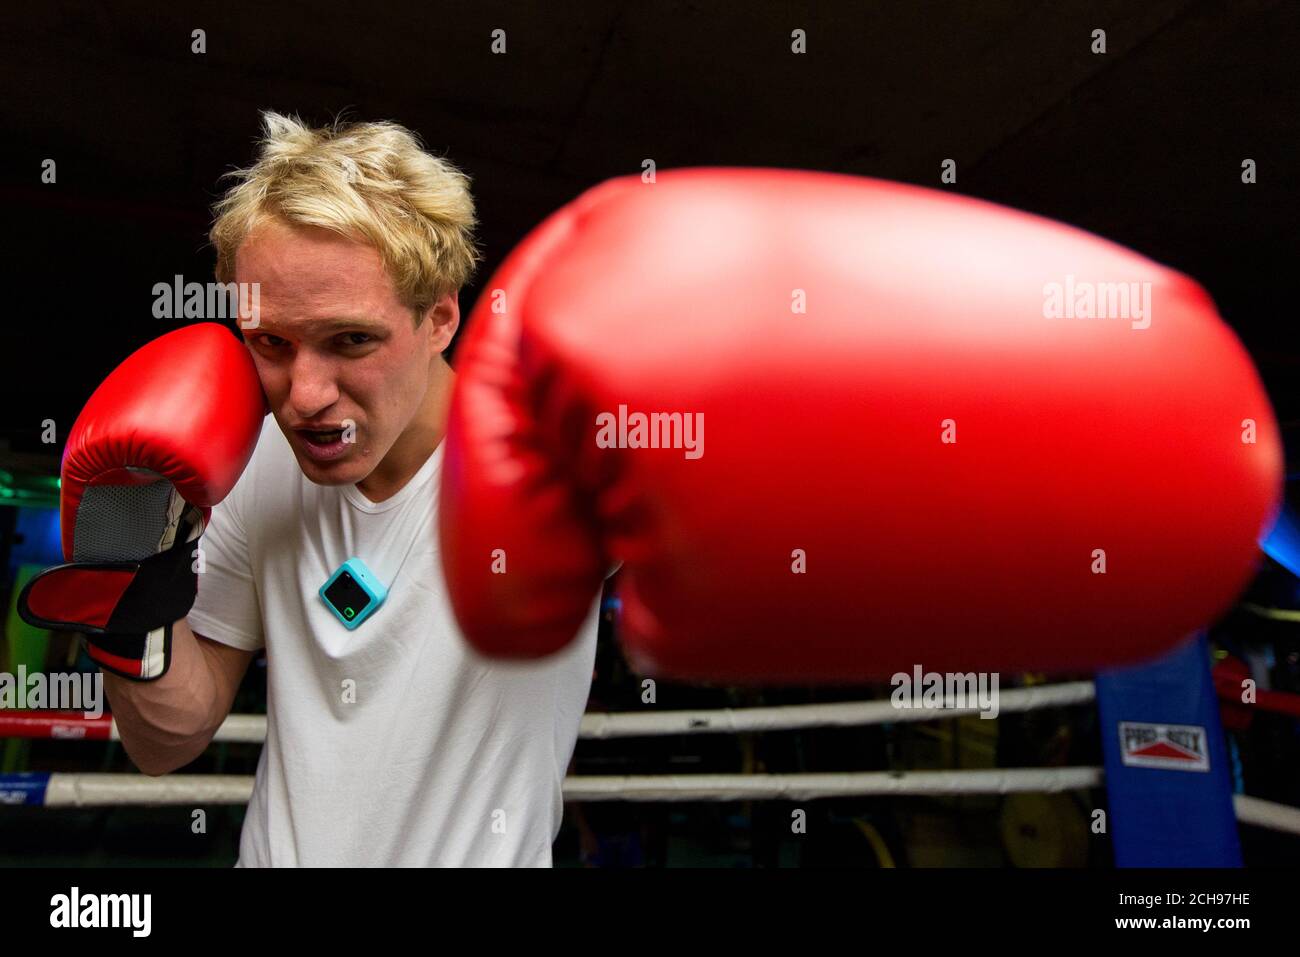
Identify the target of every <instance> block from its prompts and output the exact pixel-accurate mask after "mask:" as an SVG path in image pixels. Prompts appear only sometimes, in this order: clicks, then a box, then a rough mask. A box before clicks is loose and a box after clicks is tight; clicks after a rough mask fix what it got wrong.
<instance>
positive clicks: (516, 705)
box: [189, 416, 599, 867]
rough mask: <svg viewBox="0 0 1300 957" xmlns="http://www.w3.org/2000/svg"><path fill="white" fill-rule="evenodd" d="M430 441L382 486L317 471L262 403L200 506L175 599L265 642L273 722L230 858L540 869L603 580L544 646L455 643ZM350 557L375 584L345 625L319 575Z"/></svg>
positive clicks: (252, 862)
mask: <svg viewBox="0 0 1300 957" xmlns="http://www.w3.org/2000/svg"><path fill="white" fill-rule="evenodd" d="M442 452H443V449H442V446H441V445H440V446H439V447H438V448H437V450H436V451H435V452H434V453H433V454H432V455H431V456H430V457H429V459H428V461H426V462H425V463H424V465H423V466H422V467H421V468H420V470H419V472H417V473H416V474H415V476H414V477H413V478H412V479H411V480H410V482H408V483H407V484H406V486H405V487H404V488H402V490H401V491H399V492H398V493H397V494H396V495H394V496H393V497H392V498H389V499H388V500H387V501H384V502H378V503H376V502H371V501H370V500H369V499H367V498H366V497H365V496H364V495H362V494H361V492H360V491H358V490H357V487H356V486H355V485H343V486H321V485H316V484H314V483H312V482H311V481H309V480H308V479H307V478H306V476H304V475H303V474H302V470H301V469H299V468H298V463H297V460H296V459H295V458H294V455H293V450H292V449H291V448H290V446H289V442H288V440H287V439H286V438H285V437H284V434H283V433H282V432H281V431H280V428H279V426H278V425H277V424H276V422H275V419H274V417H272V416H267V419H266V422H265V423H264V424H263V427H262V435H261V439H260V440H259V442H258V446H257V450H256V451H255V452H254V454H253V458H252V461H251V462H250V463H249V466H248V468H247V470H246V471H245V472H244V474H243V475H242V476H241V477H240V479H239V482H238V484H237V485H236V486H235V488H234V490H233V491H232V492H231V494H230V495H229V496H228V497H227V498H226V500H225V501H223V502H222V503H221V504H220V505H218V506H217V507H216V508H214V509H213V511H212V519H211V521H210V523H209V525H208V528H207V531H206V532H205V533H204V535H203V538H202V540H201V544H202V548H203V557H204V562H205V568H204V570H203V572H202V573H201V574H200V575H199V590H198V598H197V600H196V601H195V603H194V608H193V610H192V611H191V612H190V614H189V623H190V627H191V628H192V629H193V630H194V631H195V632H197V633H199V634H202V635H204V636H205V637H207V638H211V639H212V640H213V641H219V642H221V643H223V644H227V645H232V646H234V647H236V648H244V649H247V650H256V649H259V648H262V647H265V648H266V652H267V735H266V745H265V747H264V748H263V749H262V757H261V761H260V762H259V764H258V768H257V779H256V782H255V784H254V786H253V796H252V800H251V801H250V802H249V805H248V815H247V817H246V819H245V821H244V830H243V834H242V835H241V838H240V844H239V866H241V867H249V866H295V865H301V866H344V865H346V866H541V867H547V866H550V864H551V844H552V842H553V841H554V840H555V837H556V835H557V834H558V833H559V830H560V823H561V820H562V817H563V798H562V795H561V785H562V782H563V780H564V773H565V770H566V768H567V767H568V763H569V758H570V757H571V756H572V754H573V748H574V744H575V743H576V741H577V736H578V725H579V722H580V721H581V718H582V713H583V710H584V708H585V707H586V703H587V693H588V691H589V690H590V686H591V672H592V667H593V665H594V662H595V654H596V629H597V625H598V615H599V595H596V596H593V602H592V610H591V614H590V616H589V617H588V619H587V621H586V622H585V623H584V624H583V626H582V629H581V630H580V631H579V633H578V635H577V637H576V638H575V639H574V642H573V644H571V645H570V646H569V647H568V648H566V649H565V650H564V651H562V652H560V653H559V654H556V655H553V656H551V657H550V658H546V659H543V660H542V661H540V662H528V663H522V664H521V663H515V662H506V663H503V662H498V661H491V660H488V659H486V658H483V657H482V656H480V655H479V654H477V653H476V652H475V651H474V650H473V649H472V648H470V646H469V645H468V644H467V643H466V642H465V639H464V638H463V637H462V635H461V633H460V631H459V629H458V627H457V626H456V623H455V619H454V618H453V617H452V611H451V606H450V604H449V600H448V598H447V593H446V586H445V584H444V582H443V575H442V566H441V562H440V560H439V556H438V536H437V529H436V522H437V501H438V473H439V470H440V468H441V465H442ZM352 557H359V558H360V559H361V560H362V561H363V562H365V564H366V565H367V566H368V567H369V568H370V570H371V572H373V573H374V574H375V575H376V576H377V577H378V578H379V579H380V580H381V581H382V582H384V583H386V584H387V585H388V587H389V594H388V598H387V600H386V601H385V602H384V603H383V605H381V606H380V607H379V609H378V610H377V611H376V612H374V614H373V615H372V616H371V617H370V618H369V619H368V620H366V621H364V622H362V624H361V625H360V626H359V627H358V628H357V629H356V630H354V631H348V630H347V629H346V628H344V627H343V625H342V624H341V623H340V622H339V621H338V619H336V618H335V617H334V616H333V615H332V614H331V613H330V611H329V610H328V609H327V608H326V607H325V605H324V603H323V601H322V600H321V598H320V597H319V595H318V594H317V590H318V589H319V588H320V586H321V585H322V584H324V583H325V581H326V579H328V577H329V576H330V575H331V574H332V573H333V572H334V571H335V570H336V569H337V568H338V566H339V565H340V564H342V563H343V562H344V561H345V560H346V559H348V558H352Z"/></svg>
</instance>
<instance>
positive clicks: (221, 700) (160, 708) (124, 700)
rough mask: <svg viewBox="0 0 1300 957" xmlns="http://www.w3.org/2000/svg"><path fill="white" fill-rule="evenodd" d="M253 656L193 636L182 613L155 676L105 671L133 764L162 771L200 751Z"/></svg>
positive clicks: (106, 685) (152, 771) (148, 770)
mask: <svg viewBox="0 0 1300 957" xmlns="http://www.w3.org/2000/svg"><path fill="white" fill-rule="evenodd" d="M253 655H254V652H251V651H244V650H242V649H240V648H232V647H230V646H228V645H223V644H221V643H220V642H216V641H212V640H211V639H208V638H204V637H203V636H202V635H196V634H195V633H194V632H193V631H192V630H191V629H190V626H189V623H188V622H187V621H186V620H185V619H184V618H182V619H180V620H179V621H177V622H176V623H175V625H173V627H172V657H171V667H170V668H169V669H168V670H167V673H166V674H164V675H163V676H162V677H161V678H159V679H158V680H157V681H149V682H139V681H130V680H128V679H126V678H122V677H119V676H118V675H115V674H112V673H110V672H107V671H105V672H104V690H105V691H106V693H107V694H108V701H109V704H110V705H111V706H112V710H113V718H114V720H115V721H116V722H117V728H118V733H119V734H121V736H122V744H123V745H124V746H125V748H126V753H127V754H128V755H130V757H131V760H132V761H134V762H135V765H136V767H138V768H139V769H140V770H141V771H143V772H144V773H145V774H151V775H158V774H166V773H167V772H169V771H174V770H176V769H177V768H179V767H184V766H185V765H186V764H189V763H190V762H191V761H193V760H194V759H195V758H196V757H198V756H199V755H200V754H202V753H203V750H204V748H206V747H207V746H208V743H209V742H210V741H211V740H212V736H213V735H214V734H215V733H216V731H217V728H219V727H220V726H221V722H223V721H225V720H226V716H227V715H229V714H230V707H231V704H232V703H233V702H234V700H235V692H237V691H238V690H239V685H240V682H241V681H243V679H244V673H245V672H246V671H247V670H248V664H249V662H250V661H252V660H253Z"/></svg>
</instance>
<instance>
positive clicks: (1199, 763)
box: [1119, 721, 1210, 771]
mask: <svg viewBox="0 0 1300 957" xmlns="http://www.w3.org/2000/svg"><path fill="white" fill-rule="evenodd" d="M1119 746H1120V751H1121V753H1122V754H1123V756H1124V763H1125V764H1126V765H1129V766H1130V767H1137V768H1165V769H1170V768H1172V769H1173V770H1176V771H1208V770H1210V752H1209V750H1208V749H1207V748H1206V737H1205V729H1204V728H1202V727H1199V726H1197V725H1190V724H1144V723H1142V722H1139V721H1121V722H1120V723H1119Z"/></svg>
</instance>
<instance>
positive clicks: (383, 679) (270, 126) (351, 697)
mask: <svg viewBox="0 0 1300 957" xmlns="http://www.w3.org/2000/svg"><path fill="white" fill-rule="evenodd" d="M264 122H265V137H264V139H263V141H262V143H261V153H260V156H259V157H258V160H257V162H256V163H255V164H254V165H253V166H252V167H251V168H249V169H246V170H243V171H241V172H239V173H238V174H236V177H237V180H238V182H237V183H236V184H235V186H234V187H233V188H232V189H231V190H230V191H229V192H228V193H227V194H226V195H225V197H224V198H223V199H222V200H221V201H220V202H219V203H218V205H217V207H216V220H215V224H214V226H213V228H212V233H211V238H212V241H213V244H214V245H215V247H216V251H217V275H218V278H219V279H221V280H222V281H223V282H229V281H235V282H238V283H241V284H244V283H249V284H251V283H257V284H258V289H259V296H258V299H257V301H258V305H259V309H258V310H257V314H256V315H241V317H240V320H241V321H240V325H241V330H242V334H243V338H244V342H245V344H246V346H247V349H248V352H249V353H251V356H252V361H253V364H254V365H255V367H256V377H257V381H258V382H260V386H261V389H262V390H264V392H265V398H266V402H267V404H269V406H270V411H271V417H270V418H269V419H267V420H266V421H265V423H264V424H262V426H261V428H260V437H258V439H257V442H256V451H255V452H253V454H252V457H251V461H249V464H248V467H247V469H246V470H245V471H244V472H243V474H242V476H240V477H239V479H238V482H237V484H235V485H234V488H233V490H231V491H230V494H229V495H228V496H227V497H226V498H225V500H224V501H221V502H220V504H219V505H217V506H216V507H215V508H214V509H213V510H212V512H211V519H210V522H209V523H208V527H207V529H206V532H205V533H204V534H203V537H202V540H201V543H200V550H201V556H202V571H201V572H200V573H198V574H197V578H198V586H197V598H196V599H195V600H194V603H193V607H192V609H190V611H189V613H188V615H187V616H185V617H184V618H182V619H180V620H177V621H175V622H174V623H173V624H172V625H171V628H170V636H169V640H170V655H169V658H170V661H169V664H164V665H162V666H160V667H161V668H162V669H163V670H164V673H163V674H162V675H161V677H156V678H155V679H154V680H151V681H143V682H142V681H132V680H128V679H127V678H125V677H121V676H119V675H116V674H109V676H108V677H107V681H106V688H107V692H108V696H109V700H110V702H111V704H112V706H113V714H114V717H115V719H116V721H117V724H118V727H119V729H120V731H121V735H122V740H123V743H124V744H125V746H126V748H127V751H128V753H129V754H130V755H131V757H132V759H133V760H134V761H135V763H136V764H137V765H138V766H139V767H140V769H141V770H143V771H144V772H145V773H147V774H154V775H157V774H164V773H167V772H169V771H172V770H174V769H176V768H179V767H181V766H183V765H185V764H187V763H188V762H190V761H192V760H193V759H194V758H195V757H197V756H198V755H199V754H200V753H201V752H202V751H203V749H204V748H205V747H206V746H207V745H208V743H209V742H210V741H211V739H212V736H213V734H214V732H215V731H216V730H217V728H218V727H219V726H220V724H221V722H222V721H223V720H224V719H225V717H226V716H227V715H228V714H229V712H230V707H231V702H232V701H233V698H234V695H235V692H236V690H237V689H238V687H239V685H240V682H241V680H242V678H243V676H244V674H245V672H246V670H247V669H248V666H249V663H250V662H251V661H252V660H253V658H254V657H255V656H256V655H257V654H258V652H259V651H261V650H263V649H265V651H266V655H267V663H268V726H267V740H266V745H265V748H264V749H263V752H262V757H261V761H260V764H259V766H258V771H257V778H256V783H255V785H254V789H253V795H252V799H251V801H250V803H249V808H248V816H247V818H246V820H245V823H244V829H243V834H242V837H241V841H240V856H239V864H240V865H241V866H262V865H272V866H284V865H324V866H331V865H337V866H344V865H346V866H367V865H420V866H424V865H430V866H459V865H490V866H495V865H502V866H507V865H511V866H516V865H522V866H549V864H550V863H551V843H552V841H553V840H554V838H555V837H556V835H557V834H558V831H559V827H560V823H561V818H562V795H561V784H562V781H563V777H564V771H565V768H566V766H567V764H568V762H569V758H570V756H571V755H572V752H573V748H574V744H575V741H576V738H577V732H578V724H579V721H580V719H581V716H582V712H583V708H584V705H585V702H586V698H587V692H588V688H589V686H590V681H591V673H592V666H593V661H594V656H595V639H596V629H597V599H598V597H599V596H598V595H592V596H590V597H591V602H592V603H591V614H590V615H589V616H588V619H587V621H586V622H585V623H584V625H583V627H582V629H581V630H580V633H579V635H578V637H577V639H576V641H575V645H574V647H573V648H572V649H570V650H566V651H565V652H563V653H562V654H560V655H557V656H554V657H553V658H551V659H548V660H546V661H543V662H539V663H529V664H526V665H517V664H503V663H498V662H489V661H488V660H486V659H484V658H482V657H480V656H479V655H478V654H477V653H476V652H474V651H473V650H472V649H471V648H470V647H469V646H468V645H467V644H466V643H465V641H464V640H463V638H462V636H461V635H460V634H459V632H458V629H457V626H456V623H455V619H454V618H453V616H452V612H451V609H450V605H449V603H448V600H447V596H446V593H445V587H444V585H443V575H442V572H441V567H440V566H441V560H440V555H439V550H438V545H437V535H436V528H437V516H436V512H437V508H438V476H439V470H440V467H441V465H442V454H441V453H442V445H441V443H442V439H443V434H444V430H445V427H446V418H447V412H448V403H449V400H450V396H451V390H452V383H453V380H454V378H455V374H454V373H453V372H452V370H451V368H450V367H449V366H448V364H447V362H446V361H445V360H444V359H443V357H442V353H443V350H445V349H446V348H447V346H448V345H449V343H450V342H451V340H452V337H453V336H454V334H455V333H456V329H457V326H458V325H459V322H460V312H459V304H458V299H457V291H458V289H459V288H460V287H461V286H462V285H463V284H464V283H465V282H466V280H467V279H468V278H469V277H470V275H471V274H472V272H473V269H474V267H475V265H476V262H477V260H478V258H479V257H478V253H477V251H476V249H475V248H474V243H473V239H472V229H473V226H474V205H473V201H472V199H471V196H470V192H469V188H468V180H467V178H466V177H465V176H464V175H463V174H462V173H461V172H459V171H458V170H457V169H456V168H455V167H453V166H452V165H451V164H450V163H448V162H447V161H446V160H443V159H440V158H437V157H434V156H431V155H429V154H428V153H426V152H424V151H423V150H422V149H421V148H420V145H419V143H418V142H417V140H416V139H415V137H414V136H412V134H411V133H410V132H408V131H407V130H405V129H403V128H402V127H400V126H397V125H395V124H392V123H361V124H353V125H335V126H334V127H331V128H328V129H309V128H307V127H306V126H304V125H303V124H302V123H300V122H299V121H297V120H296V119H291V118H288V117H285V116H280V115H276V114H272V113H268V114H266V115H265V116H264ZM208 328H216V327H211V326H210V327H208ZM217 331H218V332H221V330H220V329H217ZM182 332H189V330H182ZM173 335H176V334H173ZM223 335H224V333H223ZM167 338H168V337H164V340H159V342H158V343H155V344H154V345H155V346H157V347H158V348H159V349H163V348H167V344H166V342H165V340H166V339H167ZM227 338H232V337H229V336H227ZM177 341H178V342H179V340H177ZM232 341H233V339H232ZM221 348H222V345H221V343H207V342H205V343H202V344H199V345H195V344H194V343H193V342H187V343H182V344H180V345H177V346H175V347H172V352H173V353H174V354H173V355H171V356H169V357H168V358H169V359H170V360H172V361H173V362H174V363H192V362H193V352H194V350H196V349H203V350H207V351H208V352H209V354H210V357H211V359H212V362H214V363H215V362H218V361H220V362H227V363H232V364H237V363H236V360H233V359H228V358H220V359H218V357H217V353H218V352H219V351H220V349H221ZM182 353H183V354H182ZM158 367H159V368H160V369H162V368H164V367H167V368H170V367H171V366H169V365H168V363H167V362H165V361H162V360H159V361H158ZM163 374H165V373H163V372H154V371H152V370H151V372H150V373H148V374H146V375H145V376H144V378H145V379H146V380H147V382H148V383H150V384H148V385H146V388H152V389H154V390H155V391H158V390H159V389H160V387H159V386H158V385H157V383H158V382H159V381H160V379H159V378H158V377H159V376H160V375H163ZM231 374H232V373H227V374H226V377H227V379H229V376H230V375H231ZM233 374H235V375H237V374H238V373H237V371H236V373H233ZM138 378H140V377H139V376H137V379H138ZM218 387H219V388H220V389H222V390H223V391H224V392H225V393H226V394H225V396H224V398H223V401H224V402H226V403H227V404H229V405H232V406H247V405H248V403H249V402H250V401H257V400H260V397H259V396H256V394H255V393H256V390H253V394H252V395H250V393H249V391H248V390H244V391H243V392H240V393H239V394H237V395H232V394H231V393H232V391H234V390H233V387H232V386H231V385H230V383H229V381H226V382H222V383H220V384H219V386H218ZM167 401H168V397H167V396H164V397H163V402H164V404H166V403H167ZM191 401H197V402H203V401H205V397H204V396H202V395H200V396H198V397H197V398H193V399H191ZM90 411H91V410H90V409H89V407H88V412H87V413H83V417H82V418H83V419H85V418H86V415H87V414H89V413H90ZM241 414H242V412H241ZM192 415H193V413H192V411H190V410H186V411H185V413H184V414H183V415H181V416H178V418H184V419H185V420H186V423H187V425H188V422H189V417H191V416H192ZM239 417H240V416H239V415H227V417H226V420H224V421H223V420H214V424H213V425H212V427H211V428H212V430H213V431H216V432H223V433H224V432H225V431H227V430H230V429H233V428H234V426H233V425H232V424H231V420H232V419H235V420H237V419H238V418H239ZM111 424H113V423H110V425H111ZM71 444H73V440H72V439H71V438H70V445H71ZM196 445H197V448H196V450H195V451H191V452H189V453H188V454H189V455H190V456H196V455H197V456H201V455H203V454H205V453H204V449H205V448H206V446H204V445H203V443H202V442H199V443H197V444H196ZM136 464H137V465H139V463H136ZM166 467H167V465H166V464H165V463H164V464H163V465H153V466H151V468H152V471H153V472H156V473H163V472H164V470H165V468H166ZM236 471H237V470H236ZM179 481H180V480H177V484H179ZM209 491H210V490H209ZM182 494H184V492H183V490H182ZM209 497H211V498H218V499H219V498H220V497H221V496H220V493H219V492H218V493H217V494H210V495H209ZM196 500H197V497H195V496H191V497H189V498H188V501H189V502H190V503H191V505H193V504H195V503H196ZM198 504H202V503H201V502H200V503H198ZM84 511H85V510H83V512H84ZM89 520H90V519H89V518H88V517H87V515H85V514H82V515H78V516H77V519H76V523H77V524H79V525H80V524H81V523H84V522H86V521H89ZM68 524H69V522H68V513H67V509H66V508H65V528H66V526H67V525H68ZM194 524H201V523H199V522H198V521H197V520H195V523H194ZM83 532H84V527H82V528H80V529H79V531H78V540H79V541H81V540H82V539H84V538H85V536H84V534H83ZM187 537H188V538H193V537H194V536H193V534H192V533H191V534H190V535H189V536H185V535H181V536H180V538H182V539H184V538H187ZM152 551H153V547H152V546H151V547H150V549H149V553H150V554H152ZM100 557H103V556H100ZM111 557H121V556H120V555H118V556H111ZM132 557H138V556H132ZM349 559H360V560H361V562H363V563H364V565H365V567H366V568H368V569H369V570H370V572H371V573H373V575H374V576H375V577H376V578H377V579H378V581H379V583H381V584H382V585H383V586H384V587H386V588H387V589H388V594H387V598H386V600H385V601H384V602H383V603H382V604H381V605H379V607H378V609H377V610H376V611H374V612H373V614H372V615H371V616H370V617H369V618H367V619H366V620H364V621H362V622H361V624H360V625H359V626H358V627H355V628H349V627H346V626H345V623H344V622H343V621H342V620H341V619H340V618H337V617H336V616H335V614H334V613H333V612H331V611H330V609H329V608H328V607H326V604H325V602H324V600H323V599H322V597H321V596H320V595H318V591H319V589H320V588H321V586H322V585H324V584H325V583H326V582H327V580H328V579H329V578H330V576H331V575H332V574H333V573H334V572H335V571H336V570H338V569H339V567H340V566H341V565H342V564H343V563H344V562H345V561H347V560H349ZM49 617H54V616H49ZM119 630H122V629H119ZM164 630H165V629H162V630H158V629H155V632H156V633H157V634H158V635H161V634H162V631H164ZM113 640H117V639H113ZM109 644H110V641H109V640H108V639H103V640H98V641H97V639H96V637H95V636H92V638H91V648H92V654H95V655H96V657H97V660H100V661H101V663H102V664H104V665H105V667H106V668H110V669H113V668H116V670H118V671H122V670H123V666H122V656H121V655H120V654H118V655H117V656H114V655H110V654H108V653H106V652H105V651H104V650H103V649H104V648H105V647H107V646H108V645H109ZM146 644H149V643H148V642H146ZM153 644H154V645H157V644H158V643H157V642H154V643H153ZM154 670H156V669H154ZM125 673H127V674H131V675H132V676H134V677H141V676H149V675H150V674H151V673H152V672H151V671H150V670H149V668H148V667H146V669H145V670H143V671H142V670H140V669H132V668H130V667H127V668H126V669H125Z"/></svg>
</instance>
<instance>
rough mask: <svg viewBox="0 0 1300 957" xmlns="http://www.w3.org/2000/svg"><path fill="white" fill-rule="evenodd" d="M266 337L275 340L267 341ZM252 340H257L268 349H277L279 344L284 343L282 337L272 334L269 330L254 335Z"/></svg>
mask: <svg viewBox="0 0 1300 957" xmlns="http://www.w3.org/2000/svg"><path fill="white" fill-rule="evenodd" d="M268 339H274V340H275V341H274V342H267V341H266V340H268ZM254 341H255V342H257V344H258V345H261V346H266V347H267V348H269V349H278V348H280V346H282V345H285V340H284V339H281V338H280V337H279V336H273V335H271V334H270V333H269V332H263V333H262V334H261V335H258V336H256V337H255V339H254Z"/></svg>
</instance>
